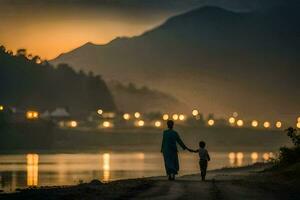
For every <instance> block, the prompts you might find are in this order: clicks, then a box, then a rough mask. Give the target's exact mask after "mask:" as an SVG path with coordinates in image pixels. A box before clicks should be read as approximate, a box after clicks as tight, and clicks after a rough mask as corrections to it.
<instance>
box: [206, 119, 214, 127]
mask: <svg viewBox="0 0 300 200" xmlns="http://www.w3.org/2000/svg"><path fill="white" fill-rule="evenodd" d="M207 124H208V125H209V126H213V125H214V124H215V121H214V120H213V119H210V120H208V122H207Z"/></svg>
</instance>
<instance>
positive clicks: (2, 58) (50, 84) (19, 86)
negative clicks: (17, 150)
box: [0, 46, 116, 113]
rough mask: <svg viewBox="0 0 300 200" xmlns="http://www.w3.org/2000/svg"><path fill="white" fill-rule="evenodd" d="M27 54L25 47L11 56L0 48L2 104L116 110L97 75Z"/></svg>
mask: <svg viewBox="0 0 300 200" xmlns="http://www.w3.org/2000/svg"><path fill="white" fill-rule="evenodd" d="M26 55H27V51H26V49H19V50H18V51H17V53H16V55H11V54H10V53H9V51H7V50H6V49H5V47H4V46H1V47H0V103H1V104H6V105H11V106H16V107H20V108H24V109H29V108H35V109H40V110H45V109H54V108H56V107H66V106H68V107H69V108H70V111H71V112H75V113H82V112H85V111H86V112H90V111H93V110H97V109H98V108H102V109H105V110H115V109H116V108H115V104H114V101H113V98H112V95H111V93H110V91H109V89H108V88H107V86H106V83H105V82H104V81H103V80H102V79H101V77H100V76H95V75H94V74H93V73H89V74H88V75H86V74H85V73H84V72H79V73H77V72H76V71H74V70H73V68H72V67H70V66H69V65H67V64H60V65H58V66H57V67H56V68H55V67H53V66H52V65H50V64H49V62H47V61H43V62H42V61H41V59H40V57H39V56H33V57H32V59H29V58H27V57H26Z"/></svg>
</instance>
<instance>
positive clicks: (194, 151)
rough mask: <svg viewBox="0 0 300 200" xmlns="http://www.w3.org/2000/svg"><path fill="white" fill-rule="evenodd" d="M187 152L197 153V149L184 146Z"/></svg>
mask: <svg viewBox="0 0 300 200" xmlns="http://www.w3.org/2000/svg"><path fill="white" fill-rule="evenodd" d="M186 149H187V150H188V151H189V152H191V153H197V152H198V151H197V150H193V149H190V148H188V147H187V148H186Z"/></svg>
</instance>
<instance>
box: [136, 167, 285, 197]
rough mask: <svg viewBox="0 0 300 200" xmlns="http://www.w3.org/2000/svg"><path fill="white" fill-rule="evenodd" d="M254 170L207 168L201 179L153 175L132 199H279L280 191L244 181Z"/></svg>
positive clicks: (195, 176)
mask: <svg viewBox="0 0 300 200" xmlns="http://www.w3.org/2000/svg"><path fill="white" fill-rule="evenodd" d="M257 170H259V169H251V170H249V171H247V169H241V170H234V171H230V170H228V171H214V172H209V173H208V177H207V179H208V180H207V181H205V182H203V181H201V178H200V176H199V175H190V176H183V177H179V178H178V179H177V180H176V181H167V180H166V178H165V177H161V178H153V180H155V183H154V185H153V186H152V187H151V188H149V189H147V190H145V191H144V192H142V193H140V194H139V195H137V196H135V197H134V198H133V199H155V200H160V199H163V200H173V199H179V200H180V199H184V200H188V199H192V200H196V199H212V200H235V199H239V200H240V199H241V200H248V199H255V200H260V199H261V200H269V199H270V200H272V199H282V198H281V195H277V194H276V193H274V192H273V191H272V190H266V189H265V188H263V187H261V185H260V184H257V185H253V184H247V178H248V176H249V175H251V173H252V174H253V172H254V171H257Z"/></svg>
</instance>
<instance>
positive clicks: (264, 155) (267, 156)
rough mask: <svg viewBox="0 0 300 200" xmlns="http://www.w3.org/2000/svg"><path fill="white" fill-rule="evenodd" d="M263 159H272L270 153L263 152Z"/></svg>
mask: <svg viewBox="0 0 300 200" xmlns="http://www.w3.org/2000/svg"><path fill="white" fill-rule="evenodd" d="M263 159H264V160H265V161H268V160H269V159H270V155H269V154H268V153H264V154H263Z"/></svg>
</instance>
